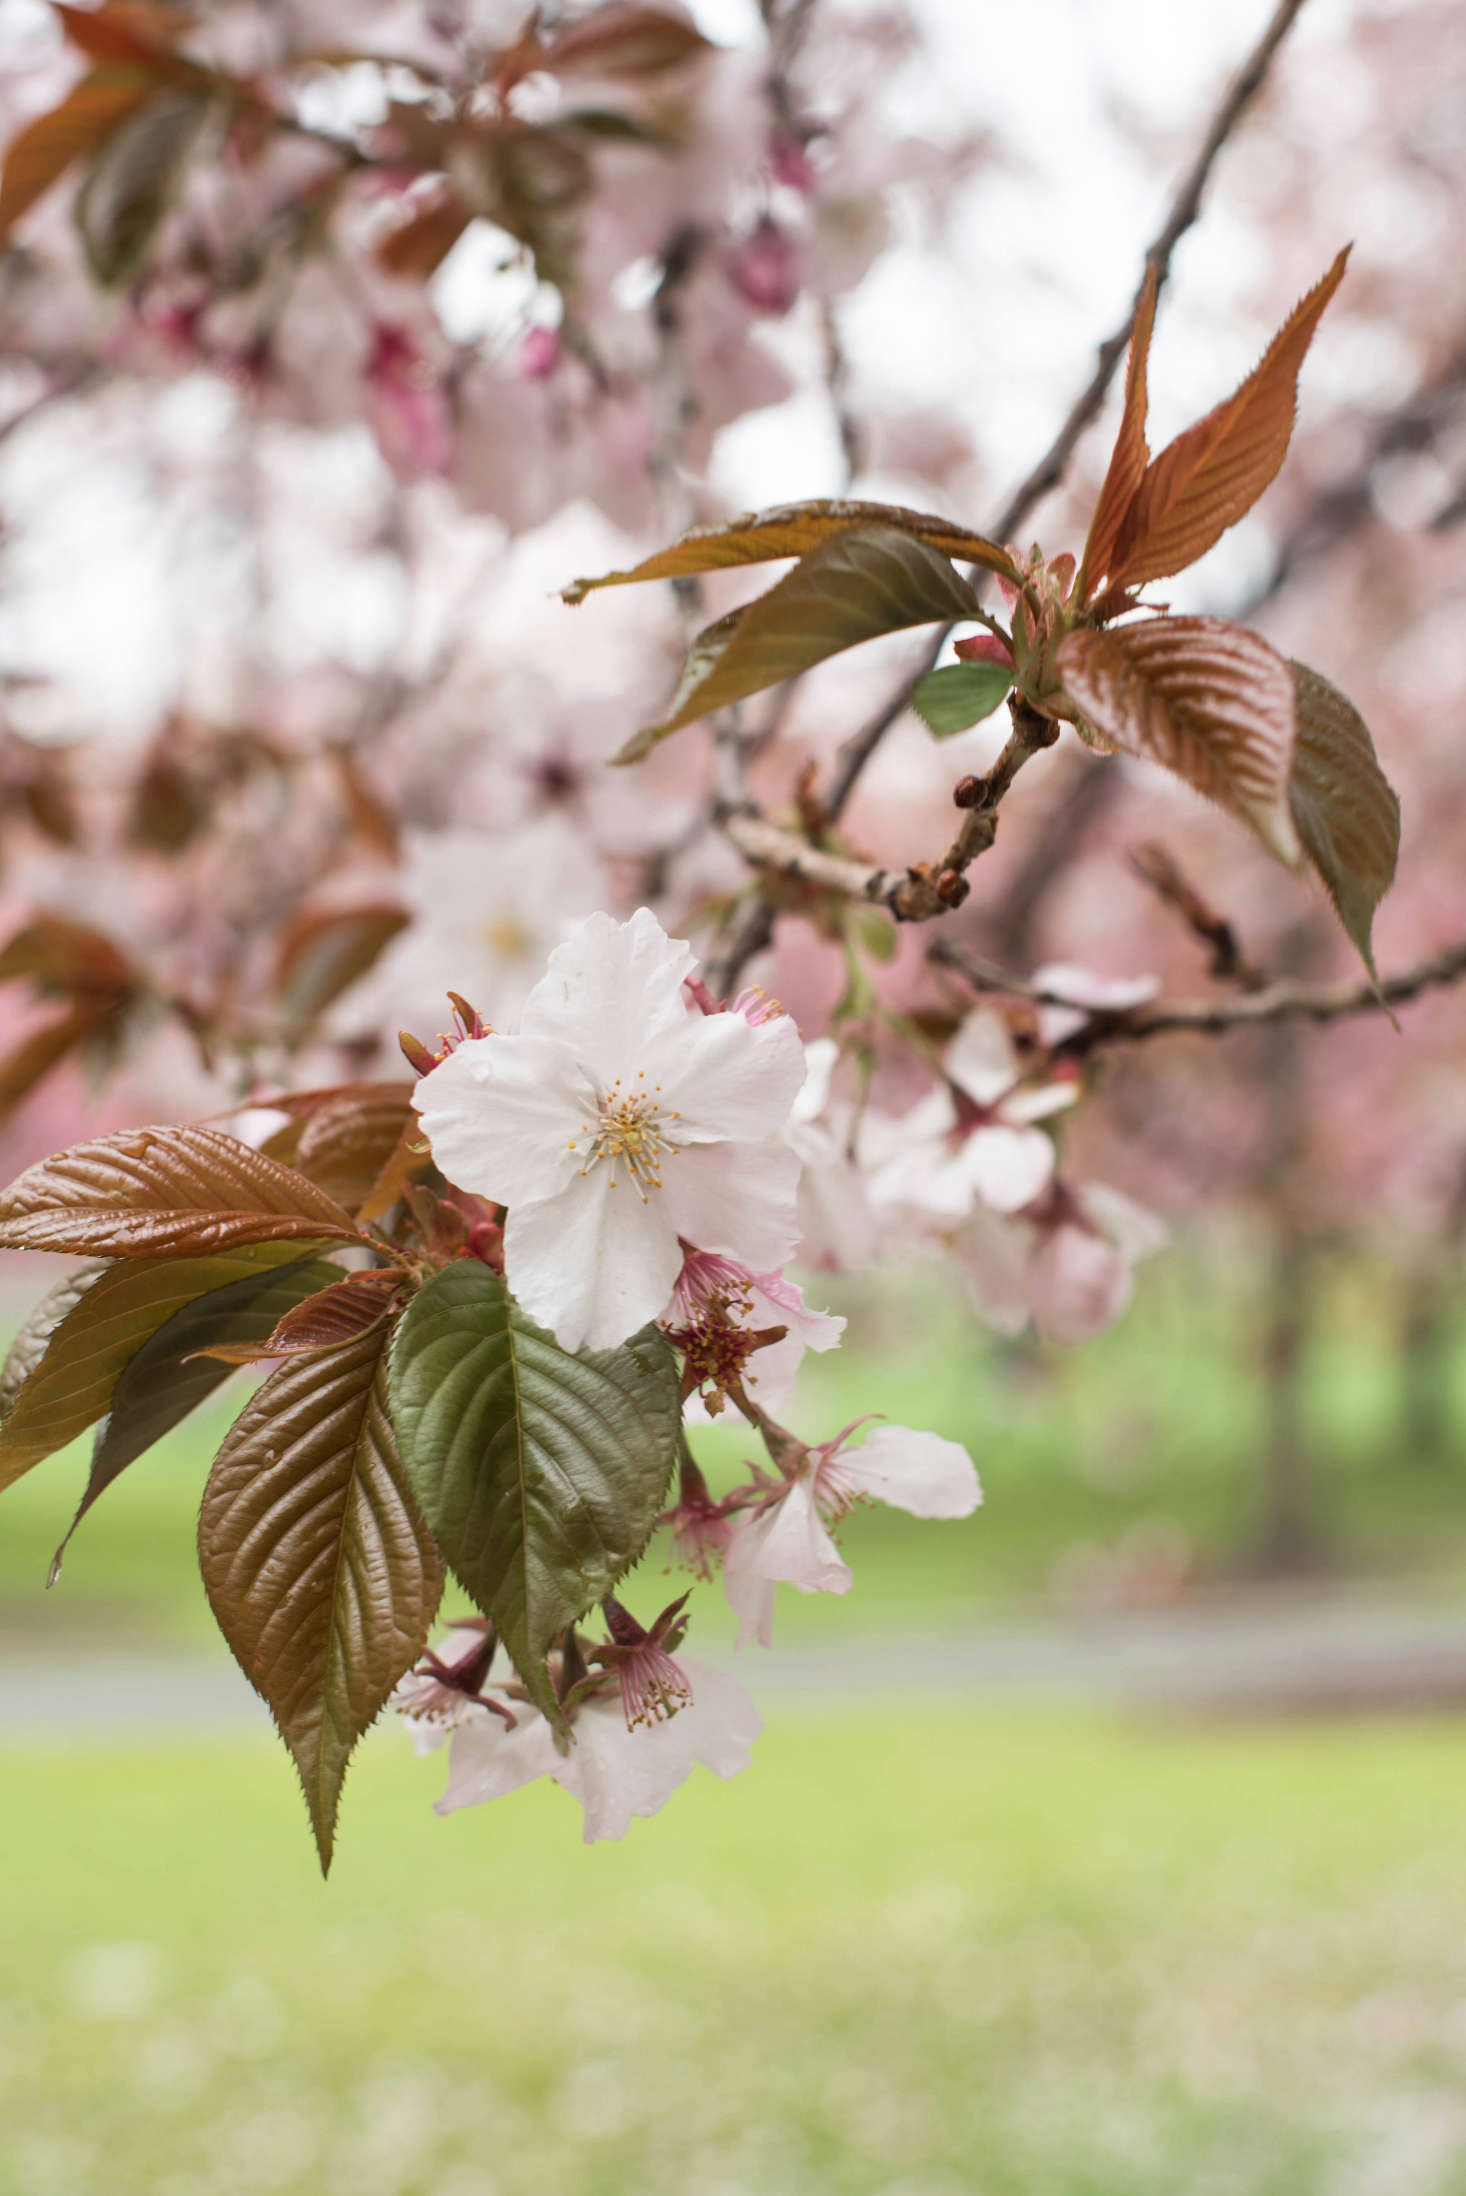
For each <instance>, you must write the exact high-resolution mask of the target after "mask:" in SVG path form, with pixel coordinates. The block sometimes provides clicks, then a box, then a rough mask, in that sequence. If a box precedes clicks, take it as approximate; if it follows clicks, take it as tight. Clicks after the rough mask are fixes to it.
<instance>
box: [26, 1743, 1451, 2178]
mask: <svg viewBox="0 0 1466 2196" xmlns="http://www.w3.org/2000/svg"><path fill="white" fill-rule="evenodd" d="M3 1774H4V1784H5V1794H6V1800H5V1831H4V1842H3V1848H0V1849H3V1853H4V1857H5V1862H6V1868H5V1881H6V1891H5V1895H4V1900H3V1909H0V1977H3V1980H0V2127H3V2129H4V2137H3V2141H0V2196H252V2192H255V2191H260V2192H272V2196H565V2192H569V2191H575V2192H577V2196H582V2192H583V2196H1459V2192H1461V2191H1466V1866H1463V1859H1462V1854H1463V1834H1466V1751H1463V1748H1462V1746H1461V1742H1460V1739H1459V1736H1458V1735H1457V1733H1456V1732H1455V1731H1454V1730H1453V1729H1452V1728H1450V1727H1449V1726H1433V1725H1418V1726H1409V1727H1394V1728H1391V1727H1383V1726H1356V1727H1333V1728H1329V1729H1325V1730H1317V1731H1304V1730H1299V1729H1297V1728H1289V1729H1286V1730H1277V1731H1273V1730H1267V1729H1261V1730H1258V1731H1254V1732H1247V1733H1239V1732H1237V1731H1234V1730H1229V1731H1227V1732H1225V1733H1219V1732H1215V1731H1211V1730H1201V1731H1198V1730H1184V1729H1177V1728H1170V1727H1161V1726H1152V1727H1126V1726H1122V1725H1118V1724H1112V1723H1109V1722H1098V1723H1095V1724H1091V1725H1082V1724H1077V1723H1075V1722H1073V1721H1071V1720H1069V1719H1067V1718H1064V1717H1059V1716H1049V1715H1044V1714H1038V1715H1034V1716H1031V1717H1028V1718H1026V1719H1024V1720H1022V1721H1020V1720H1018V1719H1016V1718H1012V1717H1008V1718H1003V1719H999V1718H997V1717H995V1716H992V1715H990V1714H984V1713H981V1712H979V1711H977V1710H975V1709H971V1708H966V1707H963V1708H956V1709H953V1710H952V1711H951V1712H942V1711H939V1710H937V1709H933V1708H931V1707H929V1706H923V1705H921V1704H920V1703H916V1702H910V1703H897V1702H892V1701H890V1700H885V1701H881V1702H878V1703H874V1704H871V1705H870V1706H869V1707H867V1708H862V1709H860V1710H858V1711H857V1710H855V1709H850V1710H841V1711H838V1712H831V1711H823V1712H821V1713H819V1714H818V1715H814V1714H806V1715H795V1714H789V1713H786V1714H785V1715H784V1716H783V1717H782V1718H780V1719H778V1720H776V1721H775V1723H774V1725H773V1727H772V1728H771V1729H770V1730H769V1731H768V1732H767V1733H766V1734H765V1736H764V1738H763V1739H762V1740H761V1742H760V1744H759V1747H758V1749H757V1752H756V1756H755V1764H754V1767H753V1769H752V1770H751V1771H750V1772H749V1773H748V1774H747V1775H746V1776H744V1777H742V1778H741V1779H739V1780H737V1781H736V1782H734V1783H732V1784H730V1785H727V1786H722V1785H718V1784H715V1783H714V1782H713V1781H712V1780H711V1779H709V1778H707V1777H706V1776H704V1775H701V1774H699V1777H698V1778H697V1779H696V1780H695V1781H694V1784H693V1785H692V1786H689V1787H688V1788H687V1789H686V1790H685V1791H684V1792H683V1793H682V1794H681V1795H679V1797H678V1799H677V1801H676V1802H675V1803H674V1804H673V1805H672V1806H671V1807H670V1808H669V1809H668V1810H667V1812H666V1813H665V1814H664V1815H663V1816H661V1817H659V1818H658V1819H657V1820H656V1821H654V1822H652V1823H644V1824H638V1825H637V1826H636V1827H635V1828H634V1830H633V1832H632V1834H631V1836H630V1838H629V1839H628V1840H627V1841H626V1843H625V1844H624V1845H621V1846H616V1847H601V1848H596V1849H593V1850H590V1851H587V1850H584V1849H583V1848H582V1847H581V1846H580V1844H579V1842H578V1825H579V1813H578V1810H577V1809H576V1808H575V1807H574V1805H573V1804H572V1803H571V1802H570V1801H569V1800H568V1799H567V1798H566V1797H565V1796H564V1795H563V1794H561V1793H559V1792H556V1791H554V1790H553V1789H548V1788H546V1789H535V1790H532V1791H528V1792H525V1793H522V1794H520V1795H518V1796H516V1797H515V1798H514V1799H511V1800H509V1801H505V1802H501V1803H498V1804H497V1805H495V1806H492V1807H490V1808H485V1809H475V1810H471V1811H465V1812H463V1813H460V1814H458V1815H455V1816H454V1817H452V1818H451V1819H449V1820H447V1821H439V1820H437V1819H436V1818H435V1817H434V1816H433V1815H432V1814H431V1812H430V1811H429V1805H428V1802H429V1800H430V1798H431V1796H432V1795H433V1794H434V1793H435V1792H436V1790H437V1789H438V1786H439V1779H440V1777H441V1768H440V1766H439V1764H438V1763H436V1762H428V1763H419V1762H415V1761H414V1760H413V1759H412V1757H411V1755H410V1753H409V1752H408V1750H407V1745H406V1741H405V1738H404V1737H403V1735H402V1733H401V1732H400V1731H398V1730H395V1729H392V1730H385V1731H382V1732H380V1733H374V1734H373V1736H372V1737H371V1738H370V1739H369V1740H368V1742H367V1744H366V1746H365V1748H364V1758H363V1760H362V1762H361V1763H360V1764H359V1767H358V1771H357V1774H356V1777H355V1780H354V1789H352V1790H351V1792H350V1794H349V1797H348V1806H347V1813H346V1823H345V1831H344V1836H343V1841H342V1847H341V1852H340V1858H339V1861H338V1864H337V1870H336V1873H335V1875H334V1876H333V1879H332V1881H331V1883H330V1885H329V1886H328V1887H323V1886H322V1884H321V1882H320V1880H319V1878H318V1876H317V1875H316V1873H315V1870H314V1865H313V1860H312V1855H311V1851H310V1845H309V1839H308V1836H307V1833H306V1829H305V1823H304V1818H303V1812H302V1810H301V1807H300V1804H299V1801H298V1798H297V1796H296V1794H295V1792H294V1791H293V1789H292V1787H291V1781H290V1777H289V1772H288V1769H287V1765H286V1764H285V1761H284V1759H283V1756H279V1755H277V1754H276V1753H275V1752H273V1751H272V1750H271V1749H270V1747H269V1745H268V1742H267V1741H266V1740H264V1739H263V1738H262V1739H261V1740H260V1741H259V1742H258V1743H253V1742H248V1741H245V1742H238V1741H235V1742H229V1743H217V1744H199V1745H191V1746H188V1747H184V1746H182V1745H174V1746H172V1747H169V1746H166V1745H159V1746H156V1747H153V1748H150V1749H148V1750H146V1751H144V1750H138V1751H126V1752H123V1751H119V1750H91V1749H85V1748H79V1749H75V1750H71V1749H65V1748H61V1747H55V1748H51V1749H48V1750H42V1749H38V1748H30V1749H26V1750H19V1749H10V1750H8V1751H7V1752H6V1753H5V1754H4V1757H3Z"/></svg>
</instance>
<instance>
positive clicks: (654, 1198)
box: [504, 1154, 712, 1350]
mask: <svg viewBox="0 0 1466 2196" xmlns="http://www.w3.org/2000/svg"><path fill="white" fill-rule="evenodd" d="M709 1156H712V1155H711V1154H710V1155H709ZM681 1269H682V1248H681V1245H680V1244H679V1242H678V1240H677V1227H676V1224H675V1222H674V1220H673V1218H672V1214H671V1209H670V1201H669V1199H668V1196H667V1193H666V1192H665V1191H663V1192H657V1191H653V1192H652V1193H651V1194H650V1196H649V1197H648V1198H646V1199H645V1200H643V1198H642V1197H641V1196H640V1194H639V1193H638V1191H637V1188H636V1185H635V1183H634V1182H633V1181H631V1180H630V1179H629V1178H622V1179H620V1180H618V1181H617V1182H616V1185H615V1187H614V1188H613V1187H612V1178H611V1172H610V1169H609V1168H608V1167H607V1166H604V1165H602V1166H598V1167H593V1168H592V1169H591V1171H590V1173H589V1174H587V1175H585V1176H584V1177H581V1176H577V1177H576V1178H575V1179H574V1180H573V1181H572V1182H571V1184H570V1186H569V1188H568V1189H565V1190H562V1191H561V1193H560V1194H559V1196H558V1197H544V1198H538V1199H532V1200H530V1201H529V1202H527V1203H520V1204H513V1203H511V1204H510V1207H509V1217H508V1219H507V1220H506V1221H505V1223H504V1278H505V1280H506V1281H507V1282H508V1283H509V1286H510V1288H511V1289H512V1290H513V1291H514V1294H515V1295H516V1296H517V1297H518V1299H519V1301H520V1303H521V1304H522V1305H523V1306H524V1309H525V1310H526V1311H527V1312H528V1313H529V1316H530V1318H531V1319H537V1320H538V1321H539V1323H540V1325H541V1326H542V1327H548V1328H549V1330H550V1332H551V1333H552V1334H553V1335H554V1337H555V1340H556V1341H557V1342H558V1343H559V1345H560V1347H561V1349H562V1350H578V1349H592V1350H609V1349H614V1348H615V1346H616V1344H617V1343H618V1342H624V1341H625V1340H626V1337H627V1336H628V1335H629V1334H635V1333H636V1331H637V1329H638V1328H639V1327H644V1326H645V1325H646V1323H647V1321H648V1320H649V1319H655V1318H656V1317H657V1315H658V1313H659V1312H661V1311H662V1310H663V1309H664V1308H665V1306H666V1303H667V1299H668V1297H669V1296H670V1295H671V1293H672V1288H673V1284H674V1283H675V1282H676V1279H677V1276H678V1274H679V1272H680V1271H681Z"/></svg>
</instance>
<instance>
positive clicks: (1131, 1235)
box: [1075, 1182, 1171, 1266]
mask: <svg viewBox="0 0 1466 2196" xmlns="http://www.w3.org/2000/svg"><path fill="white" fill-rule="evenodd" d="M1075 1195H1076V1197H1077V1199H1078V1202H1079V1206H1080V1208H1081V1210H1082V1211H1083V1213H1084V1217H1085V1219H1086V1220H1089V1221H1091V1222H1092V1223H1093V1224H1094V1226H1095V1227H1097V1228H1098V1229H1099V1231H1100V1233H1101V1235H1107V1236H1108V1237H1109V1239H1110V1241H1111V1242H1112V1243H1113V1244H1114V1246H1115V1248H1116V1250H1117V1251H1118V1252H1119V1253H1120V1256H1121V1257H1122V1258H1124V1259H1127V1260H1128V1261H1129V1263H1130V1264H1131V1265H1132V1266H1133V1265H1134V1264H1136V1262H1137V1261H1138V1260H1139V1259H1142V1258H1150V1257H1153V1256H1154V1254H1155V1253H1156V1252H1157V1251H1159V1250H1164V1249H1165V1247H1166V1245H1167V1243H1168V1242H1169V1241H1170V1239H1171V1231H1170V1229H1169V1228H1168V1227H1167V1226H1166V1223H1165V1221H1164V1220H1161V1219H1159V1218H1158V1217H1157V1215H1156V1214H1155V1213H1153V1212H1147V1211H1146V1209H1145V1207H1144V1205H1137V1204H1136V1202H1135V1200H1134V1198H1133V1197H1126V1196H1125V1195H1124V1193H1123V1192H1122V1191H1120V1190H1116V1189H1110V1188H1109V1186H1108V1185H1107V1184H1106V1183H1104V1182H1086V1183H1085V1185H1084V1187H1083V1188H1082V1189H1080V1190H1078V1191H1076V1192H1075Z"/></svg>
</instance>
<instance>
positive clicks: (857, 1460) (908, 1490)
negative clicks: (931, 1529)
mask: <svg viewBox="0 0 1466 2196" xmlns="http://www.w3.org/2000/svg"><path fill="white" fill-rule="evenodd" d="M836 1467H837V1469H838V1471H839V1474H840V1477H841V1478H842V1480H843V1481H845V1482H846V1483H847V1484H853V1486H854V1488H855V1491H856V1492H857V1493H859V1494H868V1495H874V1496H875V1498H876V1500H877V1501H878V1502H888V1503H890V1504H891V1505H892V1507H893V1508H894V1509H898V1510H905V1511H907V1512H908V1513H909V1514H910V1515H911V1516H912V1517H970V1516H971V1514H972V1512H973V1511H974V1510H975V1509H976V1508H977V1506H978V1504H979V1503H980V1502H981V1500H982V1489H981V1487H980V1486H979V1485H978V1482H977V1473H976V1471H975V1469H974V1468H973V1462H972V1458H971V1457H970V1456H969V1455H968V1453H967V1451H966V1450H965V1449H964V1448H963V1447H962V1445H961V1443H960V1442H956V1441H944V1440H943V1439H942V1437H941V1435H940V1434H934V1433H917V1432H913V1431H912V1429H911V1428H910V1427H909V1426H877V1427H876V1429H875V1431H874V1433H872V1434H871V1436H870V1437H869V1439H868V1440H867V1441H866V1442H865V1443H864V1444H863V1445H862V1447H860V1448H858V1449H842V1450H841V1451H840V1454H839V1456H838V1457H837V1459H836Z"/></svg>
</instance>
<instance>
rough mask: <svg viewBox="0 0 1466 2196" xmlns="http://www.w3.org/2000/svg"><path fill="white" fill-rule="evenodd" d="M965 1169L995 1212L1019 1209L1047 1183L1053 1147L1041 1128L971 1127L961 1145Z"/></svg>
mask: <svg viewBox="0 0 1466 2196" xmlns="http://www.w3.org/2000/svg"><path fill="white" fill-rule="evenodd" d="M962 1156H963V1163H964V1172H965V1174H966V1176H967V1179H968V1181H969V1182H971V1184H972V1186H973V1188H974V1189H975V1190H976V1191H977V1194H978V1196H979V1197H980V1198H981V1199H982V1201H983V1203H984V1204H985V1205H991V1206H992V1208H993V1211H994V1212H1019V1211H1021V1210H1022V1208H1023V1206H1025V1205H1031V1204H1032V1202H1033V1200H1034V1198H1035V1197H1037V1196H1038V1194H1039V1192H1040V1190H1043V1189H1046V1188H1047V1187H1048V1182H1049V1178H1050V1176H1051V1175H1052V1174H1053V1171H1054V1147H1053V1145H1052V1144H1051V1143H1050V1141H1049V1139H1048V1137H1047V1136H1045V1134H1044V1132H1043V1130H1042V1129H1036V1128H999V1127H997V1126H996V1125H995V1126H994V1127H992V1128H980V1129H974V1131H973V1133H972V1134H971V1136H969V1137H968V1139H967V1142H966V1144H965V1146H964V1147H963V1155H962Z"/></svg>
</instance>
